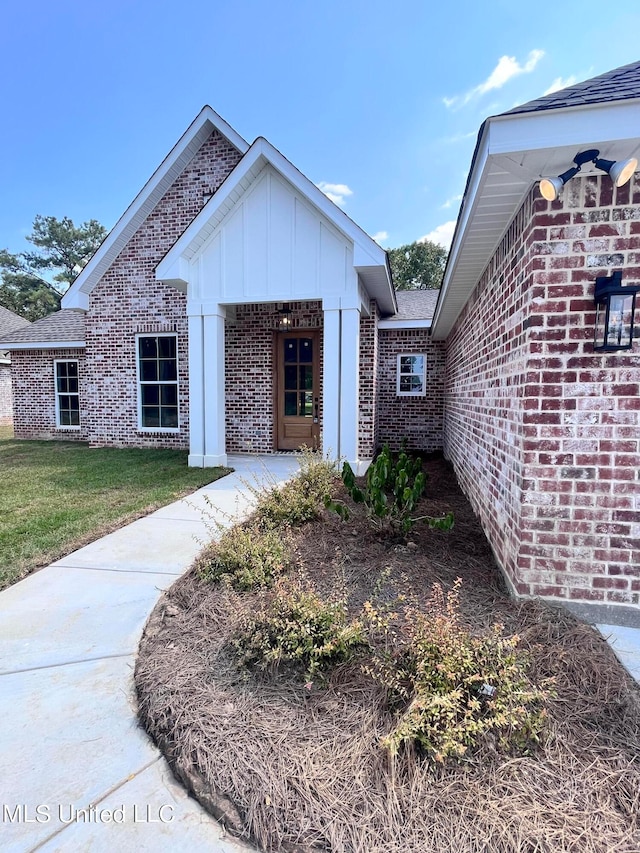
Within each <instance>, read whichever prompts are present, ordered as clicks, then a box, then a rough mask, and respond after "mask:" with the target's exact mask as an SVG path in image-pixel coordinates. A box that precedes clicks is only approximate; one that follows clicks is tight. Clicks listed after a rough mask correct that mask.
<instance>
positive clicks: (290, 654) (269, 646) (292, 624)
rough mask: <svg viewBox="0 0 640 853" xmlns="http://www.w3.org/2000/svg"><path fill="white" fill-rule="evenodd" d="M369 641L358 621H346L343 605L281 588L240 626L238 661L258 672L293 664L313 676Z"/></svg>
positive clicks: (292, 587) (304, 590) (236, 643)
mask: <svg viewBox="0 0 640 853" xmlns="http://www.w3.org/2000/svg"><path fill="white" fill-rule="evenodd" d="M364 643H365V637H364V632H363V628H362V625H361V623H360V622H351V623H350V622H348V620H347V608H346V606H345V604H344V602H342V601H335V602H325V601H323V600H322V599H321V598H320V597H319V596H318V595H317V594H316V593H315V592H313V591H312V590H311V589H309V588H306V587H304V586H300V585H292V584H289V585H285V584H284V583H281V584H279V585H278V587H277V588H276V590H275V591H274V594H273V595H272V596H271V597H270V599H269V601H268V602H267V604H266V605H265V606H264V607H263V608H262V609H261V610H260V611H259V612H258V613H257V614H256V615H255V616H251V617H247V618H246V619H245V621H244V622H243V624H242V625H241V626H240V629H239V631H238V633H237V634H236V637H235V639H234V640H233V647H234V650H235V653H236V657H237V660H238V663H239V664H241V665H244V666H250V667H252V666H253V667H256V668H258V669H262V670H265V669H269V668H271V667H278V666H279V665H280V664H283V663H289V664H293V665H296V666H298V667H300V668H302V669H303V670H304V672H305V673H306V674H307V675H309V676H315V675H318V674H320V673H322V672H324V671H326V669H327V668H328V667H329V666H330V665H332V664H335V663H338V662H340V661H345V660H347V659H348V658H349V657H351V656H352V655H353V654H354V652H355V651H356V650H357V649H358V648H359V647H361V646H362V645H363V644H364Z"/></svg>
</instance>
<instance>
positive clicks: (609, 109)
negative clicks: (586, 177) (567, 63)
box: [489, 99, 640, 167]
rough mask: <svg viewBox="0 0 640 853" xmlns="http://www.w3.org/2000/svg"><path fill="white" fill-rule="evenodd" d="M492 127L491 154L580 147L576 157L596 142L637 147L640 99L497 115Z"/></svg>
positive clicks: (490, 122) (639, 128) (604, 153)
mask: <svg viewBox="0 0 640 853" xmlns="http://www.w3.org/2000/svg"><path fill="white" fill-rule="evenodd" d="M489 124H490V128H491V142H490V150H489V154H490V155H493V154H507V153H510V152H514V151H535V150H536V149H538V148H562V147H564V146H577V149H576V152H575V153H576V154H577V153H578V150H579V149H580V147H581V146H584V145H585V144H588V143H590V142H592V141H594V140H601V139H607V140H609V141H611V142H617V141H621V140H625V139H629V140H633V141H635V142H636V144H637V143H638V140H639V139H640V99H634V100H627V101H613V102H610V103H604V104H588V105H582V106H578V107H566V108H563V109H556V110H538V111H535V112H530V113H517V114H516V115H503V116H495V117H494V118H491V119H489ZM602 153H603V156H606V152H602ZM569 165H570V163H568V164H567V167H568V166H569Z"/></svg>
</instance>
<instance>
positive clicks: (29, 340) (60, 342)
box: [0, 308, 85, 350]
mask: <svg viewBox="0 0 640 853" xmlns="http://www.w3.org/2000/svg"><path fill="white" fill-rule="evenodd" d="M84 321H85V314H84V311H75V310H73V309H69V308H63V309H62V311H56V312H55V314H49V316H48V317H43V318H42V319H41V320H36V322H35V323H30V324H29V325H28V326H27V327H22V328H18V329H15V330H14V331H12V332H7V333H5V334H3V335H2V336H1V337H0V347H4V348H5V349H8V350H18V349H59V348H62V347H74V348H78V347H84V345H85V335H84Z"/></svg>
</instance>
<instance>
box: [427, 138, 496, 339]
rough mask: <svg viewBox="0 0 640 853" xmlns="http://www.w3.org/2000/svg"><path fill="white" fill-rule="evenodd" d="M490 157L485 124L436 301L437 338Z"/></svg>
mask: <svg viewBox="0 0 640 853" xmlns="http://www.w3.org/2000/svg"><path fill="white" fill-rule="evenodd" d="M488 157H489V125H487V126H485V129H484V133H483V136H482V139H481V141H480V144H479V147H478V153H477V155H476V159H475V163H474V169H473V174H472V175H471V176H470V181H469V187H468V189H467V192H466V193H465V195H464V197H463V199H462V202H461V205H460V213H459V214H458V221H457V222H456V229H455V232H454V235H453V242H452V243H451V249H450V250H449V260H448V262H447V268H446V270H445V276H444V278H443V281H442V285H441V286H440V293H439V295H438V302H437V303H436V310H435V312H434V315H433V320H432V325H433V330H434V337H435V339H436V340H437V332H438V318H439V317H440V314H441V312H442V306H443V305H444V303H445V301H446V298H447V291H448V289H449V284H450V282H451V279H452V278H453V275H454V274H455V267H456V260H457V257H458V254H459V252H460V247H461V246H462V243H463V241H464V235H465V232H466V229H467V225H468V224H469V220H470V218H471V214H472V212H473V210H475V207H476V204H477V195H478V189H479V188H480V186H481V185H482V182H483V178H484V174H485V167H486V165H487V159H488Z"/></svg>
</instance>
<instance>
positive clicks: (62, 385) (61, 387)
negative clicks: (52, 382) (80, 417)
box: [56, 376, 69, 394]
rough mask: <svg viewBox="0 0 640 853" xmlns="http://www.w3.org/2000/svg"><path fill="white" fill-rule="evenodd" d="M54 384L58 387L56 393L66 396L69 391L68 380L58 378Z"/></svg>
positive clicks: (62, 377)
mask: <svg viewBox="0 0 640 853" xmlns="http://www.w3.org/2000/svg"><path fill="white" fill-rule="evenodd" d="M56 384H57V386H58V393H60V394H66V392H67V391H68V390H69V388H68V380H67V378H66V377H64V376H58V379H57V380H56Z"/></svg>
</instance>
